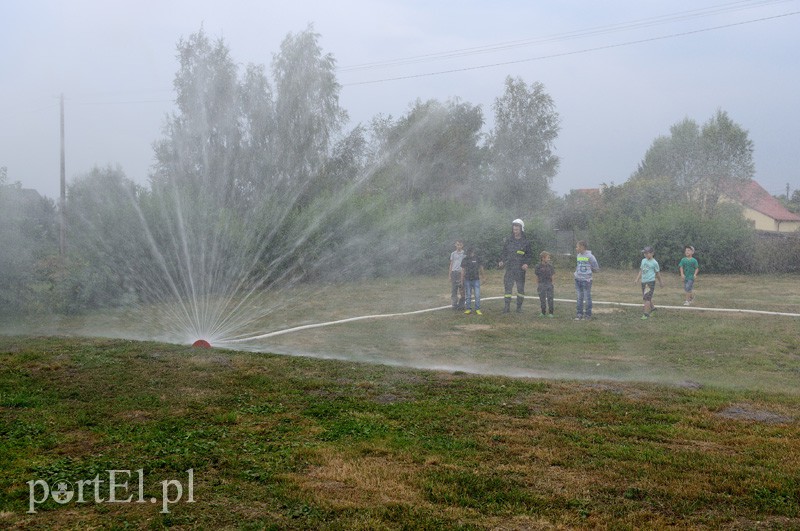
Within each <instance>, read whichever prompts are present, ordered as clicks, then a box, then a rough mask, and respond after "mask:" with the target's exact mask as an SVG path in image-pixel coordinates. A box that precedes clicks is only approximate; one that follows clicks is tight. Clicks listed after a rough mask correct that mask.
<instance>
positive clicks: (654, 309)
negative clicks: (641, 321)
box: [650, 306, 658, 313]
mask: <svg viewBox="0 0 800 531" xmlns="http://www.w3.org/2000/svg"><path fill="white" fill-rule="evenodd" d="M656 310H658V308H656V307H655V306H653V309H652V310H650V313H653V312H654V311H656Z"/></svg>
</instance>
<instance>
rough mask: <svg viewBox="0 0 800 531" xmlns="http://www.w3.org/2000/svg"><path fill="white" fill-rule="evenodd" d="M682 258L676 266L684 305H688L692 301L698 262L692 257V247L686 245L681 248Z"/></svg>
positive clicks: (698, 267) (698, 266) (698, 269)
mask: <svg viewBox="0 0 800 531" xmlns="http://www.w3.org/2000/svg"><path fill="white" fill-rule="evenodd" d="M683 255H684V256H683V258H681V261H680V262H678V267H679V268H680V270H681V278H682V279H683V292H684V296H685V298H684V301H683V305H684V306H689V305H690V304H691V303H692V301H694V281H695V280H696V279H697V273H698V271H700V264H698V263H697V259H696V258H694V256H693V255H694V247H692V246H691V245H687V246H686V247H684V249H683Z"/></svg>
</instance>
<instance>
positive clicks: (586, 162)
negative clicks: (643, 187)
mask: <svg viewBox="0 0 800 531" xmlns="http://www.w3.org/2000/svg"><path fill="white" fill-rule="evenodd" d="M310 23H312V24H313V25H314V28H315V30H316V31H317V32H318V33H319V34H320V35H321V38H320V44H321V45H322V47H323V50H324V51H325V52H326V53H330V54H332V55H333V56H334V57H335V58H336V60H337V65H338V67H339V71H338V74H337V75H338V79H339V82H340V83H341V84H342V86H343V87H342V90H341V94H340V96H341V104H342V106H343V107H344V108H345V109H346V110H347V111H348V113H349V115H350V118H351V122H352V123H351V124H350V127H352V126H354V125H355V124H357V123H358V122H368V121H369V120H370V119H371V118H372V117H374V116H375V115H377V114H381V113H382V114H386V115H392V116H394V117H399V116H401V115H403V114H404V113H405V112H406V111H407V110H408V108H409V105H410V104H411V103H412V102H413V101H414V100H416V99H417V98H420V99H422V100H427V99H431V98H435V99H439V100H442V101H444V100H447V99H450V98H459V99H461V100H462V101H466V102H469V103H471V104H474V105H480V106H481V107H482V108H483V111H484V116H485V117H486V118H487V120H491V118H492V103H493V101H494V100H495V98H497V97H498V96H500V95H501V94H502V91H503V83H504V79H505V78H506V76H509V75H511V76H515V77H521V78H522V79H523V80H524V81H525V82H527V83H528V84H530V83H533V82H537V81H538V82H541V83H543V84H544V86H545V89H546V91H547V92H548V93H549V94H550V95H551V96H552V98H553V100H554V101H555V104H556V109H557V111H558V113H559V115H560V117H561V132H560V134H559V137H558V139H557V141H556V145H555V147H556V154H557V155H558V156H559V157H560V159H561V166H560V171H559V173H558V175H557V176H556V177H555V179H554V181H553V189H554V190H555V191H556V192H557V193H559V194H564V193H567V192H569V191H570V190H571V189H575V188H587V187H597V186H599V185H600V184H601V183H612V182H613V183H616V184H620V183H622V182H624V181H626V180H627V179H628V177H629V176H630V175H631V173H633V172H634V171H635V170H636V167H637V165H638V163H639V162H640V161H641V160H642V158H643V156H644V154H645V152H646V151H647V149H648V147H649V146H650V145H651V143H652V142H653V140H654V139H655V138H656V137H657V136H659V135H663V134H668V133H669V128H670V126H671V125H673V124H675V123H677V122H679V121H680V120H682V119H683V118H686V117H688V118H692V119H694V120H695V121H696V122H698V123H699V124H703V123H704V122H705V121H707V120H708V119H709V118H711V117H712V116H713V115H714V113H715V112H716V110H717V109H722V110H724V111H727V112H728V114H729V116H730V118H731V119H732V120H733V121H735V122H736V123H738V124H739V125H740V126H742V127H743V128H744V129H745V130H747V131H748V132H749V135H750V139H751V140H752V141H753V143H754V145H755V154H754V158H755V163H756V180H757V181H759V182H760V183H761V184H762V185H763V186H764V187H765V188H766V189H767V190H768V191H769V192H770V193H772V194H780V193H784V192H785V191H786V186H787V184H789V186H790V189H791V190H795V189H797V188H800V101H799V100H800V96H798V95H799V94H800V0H762V1H755V0H751V1H739V2H733V1H725V0H688V1H684V0H671V1H642V0H630V1H627V0H625V1H623V0H608V1H603V2H598V1H596V0H584V1H579V0H559V1H557V2H552V1H531V0H513V1H512V0H492V1H491V2H490V1H489V0H483V1H471V0H460V1H458V2H455V1H433V2H432V1H430V0H425V1H421V0H420V1H417V0H413V1H408V0H402V1H401V0H371V1H367V0H336V1H330V0H324V1H323V0H320V1H307V0H295V1H292V2H275V1H254V0H253V1H245V0H226V1H212V0H158V1H155V0H129V1H122V0H120V1H114V0H103V1H100V0H69V1H63V0H50V1H47V0H0V166H5V167H7V169H8V180H9V182H12V183H13V182H17V181H19V182H21V183H22V186H23V187H25V188H34V189H36V190H38V191H39V192H40V193H42V194H44V195H47V196H49V197H52V198H56V197H58V195H59V171H60V169H59V168H60V166H59V160H60V159H59V153H60V151H59V150H60V147H59V94H62V93H63V94H64V98H65V103H66V105H65V106H66V113H65V118H66V120H65V121H66V168H67V180H68V181H70V180H71V179H72V178H73V177H75V176H76V175H81V174H84V173H86V172H88V171H90V170H91V169H92V167H94V166H106V165H109V164H111V165H117V164H118V165H120V166H121V167H122V169H123V170H124V172H125V174H126V175H127V176H128V177H129V178H131V179H133V180H134V181H137V182H139V183H142V184H144V183H146V182H147V174H148V170H149V167H150V165H151V164H152V161H153V152H152V143H153V142H154V141H155V140H157V139H158V138H159V137H160V136H161V127H162V125H163V123H164V120H165V116H166V114H167V113H169V112H171V111H172V110H173V105H172V101H173V99H174V92H173V90H172V81H173V78H174V75H175V72H176V71H177V67H178V63H177V60H176V57H175V55H176V44H177V42H178V40H179V39H180V38H186V37H188V36H189V35H191V34H192V33H195V32H197V31H198V30H199V29H200V27H201V25H202V27H203V28H204V29H205V31H206V32H207V34H208V35H209V36H211V37H214V38H216V37H222V38H223V39H224V41H225V43H226V44H227V46H228V47H229V49H230V51H231V56H232V57H233V59H234V60H235V61H236V62H238V63H240V64H241V65H246V64H248V63H257V64H264V65H266V66H267V67H269V65H270V64H271V61H272V57H273V54H274V53H276V52H277V51H278V48H279V45H280V42H281V41H282V40H283V39H284V37H285V36H286V35H287V34H288V33H297V32H300V31H303V30H304V29H305V28H306V27H307V26H308V24H310ZM447 52H456V53H447ZM400 59H409V60H408V61H404V62H403V64H401V65H397V64H390V63H391V62H393V61H395V60H400ZM373 63H374V64H373ZM365 64H373V66H371V67H369V68H352V67H356V66H359V65H365ZM489 127H491V123H487V129H486V130H487V131H488V128H489Z"/></svg>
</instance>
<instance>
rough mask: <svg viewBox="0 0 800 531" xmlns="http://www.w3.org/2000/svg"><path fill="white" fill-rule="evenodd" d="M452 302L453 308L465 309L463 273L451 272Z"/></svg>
mask: <svg viewBox="0 0 800 531" xmlns="http://www.w3.org/2000/svg"><path fill="white" fill-rule="evenodd" d="M450 302H451V303H452V304H453V308H463V307H464V286H463V284H462V283H461V271H450Z"/></svg>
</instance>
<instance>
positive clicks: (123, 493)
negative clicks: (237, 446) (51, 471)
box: [27, 468, 194, 513]
mask: <svg viewBox="0 0 800 531" xmlns="http://www.w3.org/2000/svg"><path fill="white" fill-rule="evenodd" d="M106 472H107V473H108V480H107V481H106V480H105V479H100V474H98V475H96V476H95V477H94V478H92V479H81V480H79V481H76V482H75V483H74V485H73V483H72V482H70V481H67V480H65V479H57V480H55V481H52V482H51V483H48V482H47V481H45V480H43V479H32V480H30V481H28V482H27V483H28V492H29V496H28V513H35V512H36V506H37V505H40V504H42V503H44V502H46V501H47V499H48V498H51V499H52V500H53V501H54V502H56V503H59V504H61V505H65V504H67V503H70V502H74V503H87V502H88V501H94V503H148V502H149V503H152V504H155V503H158V501H159V500H158V498H156V497H151V498H149V499H148V498H145V496H144V469H143V468H140V469H138V470H134V471H133V472H134V473H135V474H136V476H137V478H136V482H137V483H138V488H137V490H136V491H135V492H131V489H132V488H133V487H134V485H133V483H132V482H131V480H133V479H134V478H133V477H132V474H131V471H130V470H106ZM186 476H187V479H186V485H187V498H186V500H185V501H186V503H194V469H193V468H190V469H188V470H187V471H186ZM129 485H130V487H129ZM134 494H136V495H137V497H136V498H134ZM183 494H184V490H183V483H181V481H180V480H178V479H165V480H164V481H162V482H161V512H162V513H168V512H169V506H170V505H172V504H174V503H178V502H180V501H181V500H182V499H183ZM105 495H107V496H108V497H104V496H105ZM87 497H88V499H87Z"/></svg>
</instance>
